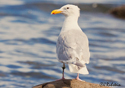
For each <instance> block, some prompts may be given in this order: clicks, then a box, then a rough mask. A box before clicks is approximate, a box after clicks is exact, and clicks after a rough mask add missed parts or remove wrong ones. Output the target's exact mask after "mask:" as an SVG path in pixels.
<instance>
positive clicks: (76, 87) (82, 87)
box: [33, 79, 110, 88]
mask: <svg viewBox="0 0 125 88" xmlns="http://www.w3.org/2000/svg"><path fill="white" fill-rule="evenodd" d="M33 88H110V87H107V86H100V85H99V84H94V83H89V82H83V81H78V80H75V79H66V80H59V81H53V82H48V83H43V84H40V85H36V86H34V87H33Z"/></svg>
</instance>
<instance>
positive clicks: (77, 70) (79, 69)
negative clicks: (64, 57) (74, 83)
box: [68, 64, 89, 74]
mask: <svg viewBox="0 0 125 88" xmlns="http://www.w3.org/2000/svg"><path fill="white" fill-rule="evenodd" d="M68 65H69V70H70V72H73V73H80V74H89V72H88V70H87V68H86V65H84V66H83V67H80V66H77V65H74V64H68Z"/></svg>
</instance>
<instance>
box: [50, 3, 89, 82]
mask: <svg viewBox="0 0 125 88" xmlns="http://www.w3.org/2000/svg"><path fill="white" fill-rule="evenodd" d="M51 14H63V15H64V16H65V21H64V23H63V26H62V29H61V32H60V34H59V37H58V40H57V44H56V53H57V58H58V61H59V62H61V63H63V67H62V69H63V72H62V79H65V78H64V69H65V64H68V66H69V70H70V72H73V73H77V77H76V78H75V79H76V80H81V79H80V78H79V74H89V72H88V70H87V68H86V64H88V63H89V60H90V52H89V42H88V38H87V36H86V34H85V33H84V32H83V31H82V30H81V28H80V27H79V25H78V18H79V16H80V9H79V7H78V6H76V5H72V4H67V5H64V6H62V7H61V8H60V9H56V10H53V11H52V12H51Z"/></svg>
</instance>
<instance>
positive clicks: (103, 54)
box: [0, 0, 125, 88]
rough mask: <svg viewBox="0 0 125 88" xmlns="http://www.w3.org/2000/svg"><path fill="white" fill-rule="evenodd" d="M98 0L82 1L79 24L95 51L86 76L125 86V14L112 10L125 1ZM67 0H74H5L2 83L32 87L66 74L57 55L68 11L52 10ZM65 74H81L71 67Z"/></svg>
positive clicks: (0, 6) (0, 87)
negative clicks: (113, 13)
mask: <svg viewBox="0 0 125 88" xmlns="http://www.w3.org/2000/svg"><path fill="white" fill-rule="evenodd" d="M94 1H95V2H94ZM94 1H91V0H78V2H77V3H76V4H77V5H78V6H79V7H80V8H81V16H80V19H79V25H80V27H81V28H82V29H83V31H84V32H85V33H86V34H87V36H88V38H89V42H90V51H91V59H90V64H88V65H87V67H88V70H89V72H90V74H89V75H80V77H81V79H83V80H86V81H88V82H93V83H98V84H99V83H100V82H107V81H108V82H117V83H119V84H121V85H122V86H125V84H124V82H125V53H124V52H125V20H123V19H118V18H115V17H113V16H111V15H109V14H108V13H106V12H107V11H108V10H109V9H110V8H112V7H115V6H117V5H119V4H120V3H122V4H124V3H125V2H124V0H119V3H117V1H118V0H94ZM69 2H70V3H75V0H72V1H70V0H69ZM88 2H89V3H93V2H94V3H102V4H97V8H93V7H92V6H93V5H92V4H85V3H88ZM65 3H68V1H66V0H63V1H62V0H60V1H59V0H53V1H49V0H46V1H45V0H11V2H8V1H7V0H1V1H0V46H1V47H0V88H31V87H32V86H34V85H37V84H41V83H44V82H48V81H53V80H56V79H59V78H60V77H61V75H62V74H61V72H62V69H61V66H62V64H60V62H58V61H57V59H56V53H55V46H56V40H57V37H58V35H59V32H60V29H61V26H62V23H63V20H64V16H62V15H50V12H51V11H52V10H53V9H57V8H59V7H61V6H62V5H64V4H65ZM80 3H84V4H80ZM110 3H112V4H110ZM65 76H66V78H70V79H72V78H75V77H76V74H74V73H70V72H69V70H68V68H67V69H66V70H65ZM117 88H121V87H117Z"/></svg>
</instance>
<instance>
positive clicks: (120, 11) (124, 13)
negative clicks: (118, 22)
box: [109, 5, 125, 19]
mask: <svg viewBox="0 0 125 88" xmlns="http://www.w3.org/2000/svg"><path fill="white" fill-rule="evenodd" d="M109 13H111V14H112V15H114V16H116V17H118V18H124V19H125V5H122V6H119V7H116V8H112V9H111V10H109Z"/></svg>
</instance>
